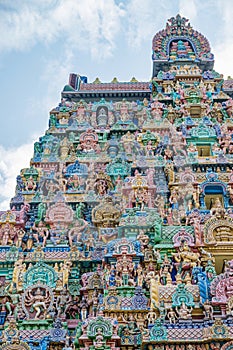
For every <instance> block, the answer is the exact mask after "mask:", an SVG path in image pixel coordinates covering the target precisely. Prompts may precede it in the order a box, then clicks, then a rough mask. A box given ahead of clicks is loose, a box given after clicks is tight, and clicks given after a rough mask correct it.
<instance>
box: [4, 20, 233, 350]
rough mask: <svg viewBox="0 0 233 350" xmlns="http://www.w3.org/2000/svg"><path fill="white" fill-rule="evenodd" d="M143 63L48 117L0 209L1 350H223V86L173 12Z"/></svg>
mask: <svg viewBox="0 0 233 350" xmlns="http://www.w3.org/2000/svg"><path fill="white" fill-rule="evenodd" d="M152 59H153V76H152V80H151V82H138V81H137V80H136V79H135V78H133V79H132V80H131V81H130V82H118V81H117V79H116V78H114V79H113V81H112V82H111V83H101V82H100V81H99V79H96V80H95V81H94V82H93V83H88V82H87V78H86V77H82V76H79V75H76V74H71V75H70V81H69V85H66V86H65V88H64V90H63V92H62V99H61V102H60V103H59V105H58V106H57V107H56V108H54V109H53V110H52V111H51V112H50V118H49V128H48V130H47V131H46V133H45V135H44V136H42V137H40V139H39V141H38V142H36V143H35V145H34V155H33V158H32V159H31V162H30V166H29V167H28V168H26V169H22V170H21V172H20V174H19V176H18V177H17V185H16V193H15V196H14V198H12V200H11V204H10V210H8V211H5V212H1V213H0V233H1V234H0V244H1V246H0V305H1V308H0V331H1V337H0V349H1V350H71V349H80V350H89V349H90V350H91V349H99V350H120V349H122V350H139V349H144V350H153V349H157V350H210V349H213V350H214V349H219V350H220V349H221V350H232V349H233V100H232V98H231V97H232V96H233V82H232V81H231V80H228V81H224V80H223V77H222V75H221V74H219V73H217V72H215V71H214V70H213V65H214V57H213V54H212V53H211V49H210V46H209V43H208V41H207V39H206V38H205V37H204V36H203V35H202V34H200V33H198V32H197V31H195V30H194V29H193V28H192V27H191V25H190V23H189V22H188V20H187V19H185V18H182V17H181V16H179V15H177V16H176V17H175V18H174V17H173V18H171V19H170V20H168V22H167V25H166V28H165V29H164V30H161V31H160V32H159V33H157V34H156V35H155V37H154V39H153V56H152Z"/></svg>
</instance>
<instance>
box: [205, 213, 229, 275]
mask: <svg viewBox="0 0 233 350" xmlns="http://www.w3.org/2000/svg"><path fill="white" fill-rule="evenodd" d="M221 215H222V216H219V215H218V213H216V214H215V215H213V216H212V217H211V218H210V219H209V220H207V221H206V223H205V225H204V230H203V236H204V244H205V246H206V249H207V250H208V251H209V252H211V254H212V255H213V256H214V257H215V264H216V271H217V272H218V273H220V272H222V270H223V268H224V265H225V261H228V260H231V259H233V218H232V217H230V216H229V215H227V214H225V213H224V212H222V214H221Z"/></svg>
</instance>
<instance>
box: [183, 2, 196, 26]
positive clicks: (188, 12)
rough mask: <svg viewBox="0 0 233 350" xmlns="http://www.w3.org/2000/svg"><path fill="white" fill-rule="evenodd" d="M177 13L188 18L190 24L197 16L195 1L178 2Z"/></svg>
mask: <svg viewBox="0 0 233 350" xmlns="http://www.w3.org/2000/svg"><path fill="white" fill-rule="evenodd" d="M179 12H180V15H181V16H184V17H186V18H188V19H189V20H190V22H192V21H194V20H195V18H196V16H197V2H196V0H188V1H187V0H180V3H179Z"/></svg>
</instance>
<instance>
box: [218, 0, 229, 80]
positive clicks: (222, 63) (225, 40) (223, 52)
mask: <svg viewBox="0 0 233 350" xmlns="http://www.w3.org/2000/svg"><path fill="white" fill-rule="evenodd" d="M216 8H217V11H218V15H219V16H220V18H221V19H222V25H221V28H219V33H220V35H218V40H217V44H216V46H215V68H216V70H218V71H219V72H220V73H223V74H224V76H225V78H227V76H228V75H231V76H233V66H232V62H233V45H232V42H233V31H232V29H233V26H232V13H233V2H232V1H231V0H225V1H221V0H218V1H216Z"/></svg>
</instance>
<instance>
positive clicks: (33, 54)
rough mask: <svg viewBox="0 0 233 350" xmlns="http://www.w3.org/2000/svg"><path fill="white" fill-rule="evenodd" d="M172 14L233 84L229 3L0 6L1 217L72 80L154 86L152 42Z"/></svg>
mask: <svg viewBox="0 0 233 350" xmlns="http://www.w3.org/2000/svg"><path fill="white" fill-rule="evenodd" d="M177 13H180V14H181V15H183V16H185V17H186V18H189V19H190V22H191V25H192V26H193V27H194V28H195V29H196V30H198V31H200V32H201V33H202V34H204V35H205V36H206V37H207V38H208V40H209V41H210V44H211V47H212V52H213V53H214V54H215V69H216V70H217V71H218V72H220V73H223V74H224V77H225V78H227V76H229V75H232V76H233V67H232V62H233V44H232V43H233V24H232V13H233V1H232V0H205V1H203V0H159V1H158V0H143V1H142V0H129V1H126V0H125V1H120V0H115V1H114V0H40V1H38V0H13V1H9V0H0V18H1V19H0V33H1V36H0V104H1V107H0V108H1V110H0V115H1V117H0V118H1V128H0V188H1V191H0V210H3V209H8V208H9V205H8V203H9V199H10V197H12V196H13V195H14V188H15V178H16V175H17V174H18V173H19V171H20V169H21V168H23V167H28V166H29V162H30V158H31V156H32V154H33V142H34V141H36V140H37V139H38V137H39V136H40V135H42V134H44V132H45V130H46V128H47V125H48V115H49V110H51V109H52V108H53V107H55V106H56V105H57V104H58V103H59V100H60V93H61V90H62V88H63V86H64V85H65V84H67V82H68V77H69V73H70V72H75V73H79V74H81V75H86V76H87V77H88V81H89V82H91V81H93V80H94V79H95V78H96V77H97V76H98V77H99V78H100V80H101V81H105V82H108V81H111V80H112V78H113V77H115V76H116V77H117V78H118V80H119V81H128V80H130V79H131V78H132V77H133V76H135V77H136V78H137V79H138V80H141V81H148V80H150V78H151V72H152V62H151V42H152V38H153V35H154V34H155V33H156V32H157V31H159V30H160V29H162V28H164V27H165V24H166V20H167V19H168V18H170V17H172V16H175V15H176V14H177Z"/></svg>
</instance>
